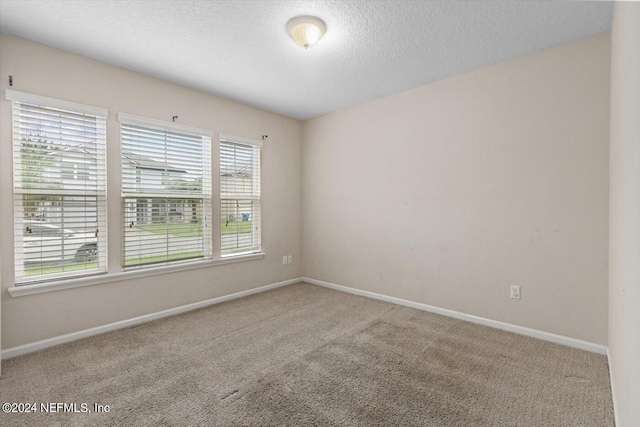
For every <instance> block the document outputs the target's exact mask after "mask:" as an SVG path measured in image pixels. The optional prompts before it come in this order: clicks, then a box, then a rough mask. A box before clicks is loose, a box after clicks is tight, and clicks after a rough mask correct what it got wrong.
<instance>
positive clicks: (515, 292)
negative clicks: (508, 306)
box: [511, 285, 520, 299]
mask: <svg viewBox="0 0 640 427" xmlns="http://www.w3.org/2000/svg"><path fill="white" fill-rule="evenodd" d="M511 298H513V299H520V286H518V285H511Z"/></svg>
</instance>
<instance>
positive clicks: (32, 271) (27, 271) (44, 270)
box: [24, 262, 98, 276]
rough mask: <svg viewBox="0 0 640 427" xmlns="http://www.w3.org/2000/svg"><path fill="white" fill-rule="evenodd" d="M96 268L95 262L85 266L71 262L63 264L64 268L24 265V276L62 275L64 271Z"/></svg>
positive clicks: (46, 265)
mask: <svg viewBox="0 0 640 427" xmlns="http://www.w3.org/2000/svg"><path fill="white" fill-rule="evenodd" d="M63 267H64V269H63ZM96 267H98V263H97V262H90V263H87V264H85V263H84V262H72V263H68V264H65V265H64V266H63V265H50V264H44V265H25V267H24V275H25V276H35V275H36V274H54V273H62V272H64V271H78V270H89V269H92V268H96Z"/></svg>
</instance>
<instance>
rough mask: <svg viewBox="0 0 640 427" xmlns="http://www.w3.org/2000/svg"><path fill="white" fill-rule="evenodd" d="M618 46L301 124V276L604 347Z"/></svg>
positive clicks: (545, 56)
mask: <svg viewBox="0 0 640 427" xmlns="http://www.w3.org/2000/svg"><path fill="white" fill-rule="evenodd" d="M609 41H610V40H609V34H599V35H595V36H592V37H588V38H585V39H582V40H579V41H576V42H572V43H568V44H564V45H561V46H558V47H555V48H552V49H547V50H544V51H540V52H536V53H534V54H531V55H527V56H524V57H521V58H518V59H515V60H512V61H508V62H503V63H500V64H497V65H494V66H490V67H487V68H483V69H480V70H476V71H472V72H469V73H466V74H463V75H459V76H456V77H453V78H450V79H446V80H443V81H439V82H436V83H433V84H429V85H425V86H421V87H418V88H415V89H412V90H409V91H406V92H403V93H400V94H396V95H392V96H389V97H386V98H382V99H378V100H375V101H372V102H368V103H365V104H361V105H358V106H355V107H351V108H347V109H344V110H341V111H337V112H334V113H331V114H328V115H325V116H322V117H319V118H315V119H312V120H309V121H307V122H305V123H304V127H303V141H304V146H303V164H302V166H303V167H302V170H303V188H304V192H303V230H304V232H303V253H304V260H303V261H304V267H303V272H304V274H305V276H307V277H310V278H313V279H318V280H323V281H327V282H332V283H335V284H339V285H344V286H349V287H353V288H358V289H363V290H366V291H371V292H376V293H382V294H386V295H391V296H394V297H399V298H404V299H408V300H412V301H417V302H422V303H427V304H431V305H435V306H439V307H444V308H448V309H453V310H458V311H461V312H464V313H470V314H473V315H478V316H482V317H486V318H489V319H494V320H500V321H504V322H509V323H513V324H517V325H522V326H526V327H530V328H535V329H540V330H543V331H548V332H553V333H557V334H561V335H565V336H569V337H573V338H578V339H583V340H587V341H591V342H594V343H598V344H606V343H607V274H608V273H607V262H608V259H607V252H608V251H607V239H608V186H607V177H608V138H609V135H608V132H609V66H610V63H609V52H610V45H609ZM510 284H517V285H520V286H522V300H520V301H517V300H513V299H510V298H509V285H510Z"/></svg>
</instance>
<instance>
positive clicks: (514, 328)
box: [302, 277, 607, 354]
mask: <svg viewBox="0 0 640 427" xmlns="http://www.w3.org/2000/svg"><path fill="white" fill-rule="evenodd" d="M302 281H304V282H306V283H310V284H312V285H318V286H323V287H325V288H330V289H335V290H338V291H342V292H347V293H350V294H355V295H361V296H364V297H368V298H373V299H377V300H381V301H387V302H391V303H394V304H398V305H403V306H406V307H411V308H416V309H418V310H423V311H428V312H430V313H436V314H441V315H443V316H448V317H453V318H456V319H460V320H465V321H467V322H472V323H478V324H480V325H484V326H490V327H492V328H497V329H502V330H505V331H509V332H515V333H516V334H521V335H526V336H528V337H533V338H539V339H541V340H545V341H551V342H554V343H556V344H563V345H567V346H570V347H575V348H579V349H582V350H587V351H590V352H593V353H598V354H606V351H607V347H606V346H604V345H600V344H595V343H592V342H589V341H583V340H579V339H575V338H569V337H565V336H563V335H557V334H552V333H550V332H544V331H540V330H537V329H531V328H526V327H524V326H518V325H514V324H511V323H505V322H500V321H498V320H491V319H486V318H484V317H479V316H473V315H471V314H466V313H461V312H459V311H454V310H449V309H446V308H440V307H435V306H432V305H428V304H423V303H419V302H414V301H409V300H405V299H401V298H396V297H390V296H387V295H383V294H377V293H374V292H369V291H363V290H360V289H355V288H349V287H347V286H341V285H336V284H334V283H329V282H323V281H321V280H316V279H311V278H308V277H303V278H302Z"/></svg>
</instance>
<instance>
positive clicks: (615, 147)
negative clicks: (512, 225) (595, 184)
mask: <svg viewBox="0 0 640 427" xmlns="http://www.w3.org/2000/svg"><path fill="white" fill-rule="evenodd" d="M610 156H611V158H610V162H611V163H610V213H609V215H610V218H609V228H610V240H609V363H610V366H611V373H612V389H613V391H614V399H615V405H616V411H617V414H618V421H619V424H618V425H619V427H627V426H628V427H632V426H640V3H616V7H615V12H614V17H613V28H612V31H611V154H610Z"/></svg>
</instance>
